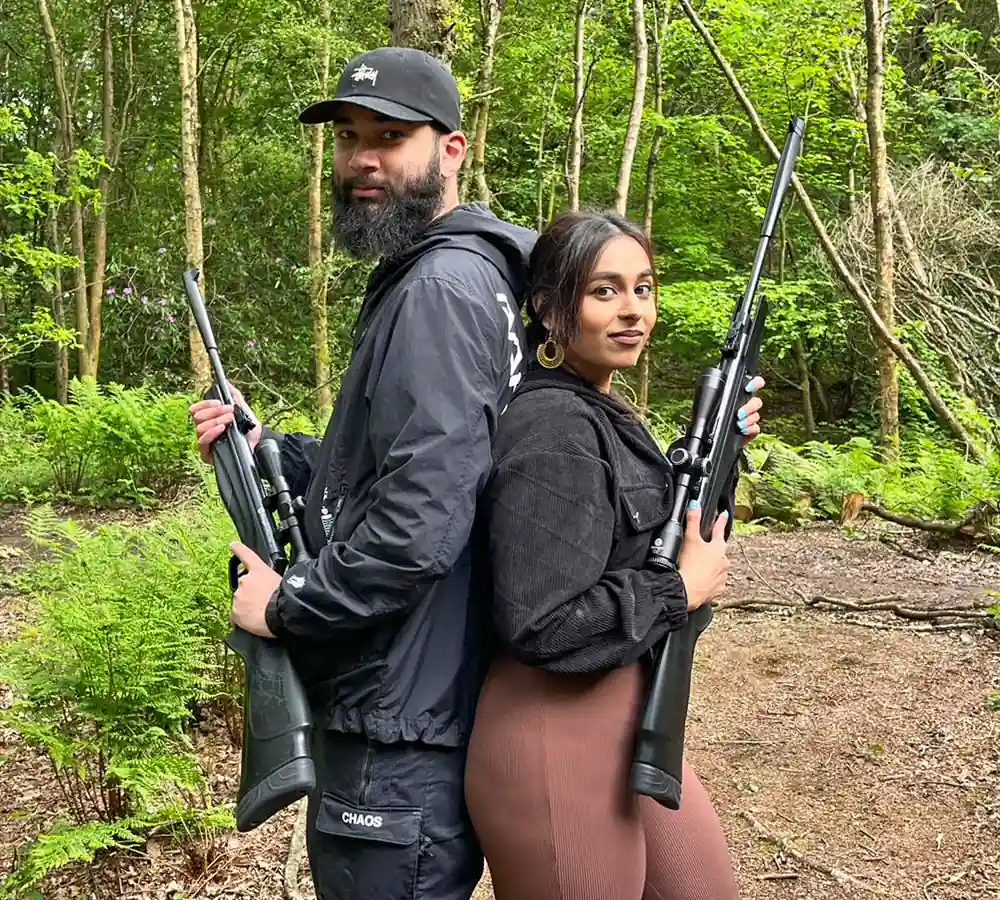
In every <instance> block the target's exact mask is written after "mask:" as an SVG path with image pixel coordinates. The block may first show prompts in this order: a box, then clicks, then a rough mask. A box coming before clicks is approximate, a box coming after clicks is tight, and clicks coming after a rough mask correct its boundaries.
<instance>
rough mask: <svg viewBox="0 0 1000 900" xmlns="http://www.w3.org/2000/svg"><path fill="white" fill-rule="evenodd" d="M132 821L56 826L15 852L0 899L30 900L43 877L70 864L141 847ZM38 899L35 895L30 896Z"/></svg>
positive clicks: (137, 829) (134, 823)
mask: <svg viewBox="0 0 1000 900" xmlns="http://www.w3.org/2000/svg"><path fill="white" fill-rule="evenodd" d="M140 830H141V823H139V822H136V821H135V820H133V819H121V820H119V821H116V822H88V823H86V824H84V825H75V826H74V825H72V824H71V823H68V822H57V823H56V824H55V825H53V826H52V828H50V829H49V830H48V831H46V832H44V833H43V834H40V835H39V836H38V837H37V838H36V839H35V840H33V841H31V842H30V843H29V844H28V845H27V846H26V847H22V848H21V849H20V851H19V857H20V860H19V863H18V865H17V867H16V868H15V870H14V871H13V872H12V873H11V874H10V875H9V876H8V877H7V878H6V879H4V881H3V882H2V883H0V898H7V897H10V898H14V897H25V896H29V897H30V896H32V895H29V894H28V892H29V891H30V890H31V888H33V887H35V885H37V884H38V883H39V882H40V881H41V880H42V879H43V878H45V876H46V875H49V874H50V873H52V872H55V871H56V870H57V869H61V868H63V867H64V866H68V865H71V864H73V863H90V862H93V860H94V855H95V854H96V853H98V852H99V851H101V850H108V849H112V848H117V847H127V846H129V845H134V844H138V843H141V840H142V838H141V837H140V836H139V835H138V834H137V833H136V832H137V831H140ZM33 896H35V897H40V896H41V895H39V894H34V895H33Z"/></svg>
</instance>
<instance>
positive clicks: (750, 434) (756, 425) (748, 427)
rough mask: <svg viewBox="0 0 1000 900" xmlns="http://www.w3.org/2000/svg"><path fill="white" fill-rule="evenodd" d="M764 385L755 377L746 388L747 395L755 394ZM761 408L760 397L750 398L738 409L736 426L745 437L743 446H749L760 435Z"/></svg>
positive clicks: (761, 380)
mask: <svg viewBox="0 0 1000 900" xmlns="http://www.w3.org/2000/svg"><path fill="white" fill-rule="evenodd" d="M764 384H765V382H764V379H763V378H761V377H760V375H757V376H755V377H754V378H753V379H751V381H750V383H749V384H748V385H747V387H746V390H747V393H748V394H755V393H756V392H757V391H759V390H760V389H761V388H762V387H764ZM763 406H764V401H763V400H761V399H760V397H752V398H751V399H750V400H749V401H748V402H747V403H746V405H744V406H741V407H740V411H739V412H738V413H737V414H736V424H737V425H739V428H740V431H742V432H743V434H745V435H746V436H747V438H746V440H745V441H744V442H743V446H746V445H747V444H749V443H750V441H752V440H753V439H754V438H755V437H757V435H759V434H760V410H761V408H762V407H763Z"/></svg>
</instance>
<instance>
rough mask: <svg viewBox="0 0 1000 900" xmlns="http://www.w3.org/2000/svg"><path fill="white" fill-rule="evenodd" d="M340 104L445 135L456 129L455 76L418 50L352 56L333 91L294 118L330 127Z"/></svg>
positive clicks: (458, 123) (459, 117) (458, 120)
mask: <svg viewBox="0 0 1000 900" xmlns="http://www.w3.org/2000/svg"><path fill="white" fill-rule="evenodd" d="M342 103H353V104H354V105H355V106H363V107H364V108H365V109H370V110H372V111H373V112H376V113H381V114H382V115H384V116H389V117H390V118H393V119H397V120H398V121H400V122H435V123H437V124H438V125H440V126H441V127H442V128H444V129H445V130H446V131H458V129H459V128H461V127H462V111H461V98H460V97H459V95H458V84H457V83H456V82H455V77H454V76H453V75H452V74H451V72H449V71H448V70H447V69H446V68H445V67H444V66H443V65H442V64H441V63H440V62H439V61H438V60H436V59H435V58H434V57H433V56H431V55H430V54H429V53H425V52H424V51H423V50H413V49H411V48H409V47H380V48H379V49H377V50H370V51H368V52H367V53H361V54H359V55H358V56H355V57H354V59H352V60H351V61H350V62H349V63H348V64H347V65H346V66H345V67H344V71H343V72H342V73H341V75H340V81H339V82H337V92H336V93H335V94H334V95H333V97H332V98H331V99H329V100H320V101H318V102H316V103H313V104H311V105H310V106H307V107H306V108H305V109H304V110H302V112H301V113H299V121H300V122H304V123H305V124H306V125H319V124H321V123H323V122H330V121H332V120H333V118H334V117H335V116H336V114H337V110H338V108H339V107H340V105H341V104H342Z"/></svg>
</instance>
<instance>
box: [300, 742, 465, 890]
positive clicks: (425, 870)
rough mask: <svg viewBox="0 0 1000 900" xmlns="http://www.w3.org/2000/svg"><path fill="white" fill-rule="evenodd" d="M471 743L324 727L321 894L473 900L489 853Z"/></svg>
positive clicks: (312, 849)
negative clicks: (470, 795) (473, 806)
mask: <svg viewBox="0 0 1000 900" xmlns="http://www.w3.org/2000/svg"><path fill="white" fill-rule="evenodd" d="M465 756H466V749H465V748H464V747H463V748H459V749H450V748H445V747H431V746H428V745H426V744H406V743H399V744H381V743H379V742H378V741H370V740H368V739H367V738H365V737H363V736H361V735H348V734H340V733H336V732H330V731H326V732H317V733H315V734H314V737H313V758H314V760H315V763H316V791H315V792H314V793H313V795H312V796H311V797H310V798H309V825H308V831H307V842H308V849H309V866H310V869H311V870H312V878H313V883H314V884H315V886H316V896H317V898H318V900H468V898H469V897H470V896H471V895H472V892H473V890H474V889H475V887H476V884H477V883H478V881H479V878H480V876H481V875H482V872H483V856H482V852H481V850H480V849H479V842H478V841H477V839H476V836H475V833H474V832H473V830H472V825H471V823H470V822H469V817H468V814H467V812H466V809H465V791H464V771H465Z"/></svg>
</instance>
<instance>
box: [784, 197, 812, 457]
mask: <svg viewBox="0 0 1000 900" xmlns="http://www.w3.org/2000/svg"><path fill="white" fill-rule="evenodd" d="M789 208H790V207H789ZM787 216H788V210H787V209H786V210H785V214H784V215H783V216H782V217H781V224H780V225H779V229H780V232H779V234H780V240H781V245H780V246H779V247H778V284H784V283H785V248H786V247H787V246H788V235H787V230H786V222H787V221H788V219H787ZM792 349H793V351H794V353H795V362H796V364H797V365H798V367H799V389H800V390H801V391H802V414H803V415H804V416H805V420H806V434H807V435H808V436H809V437H810V438H811V437H813V435H815V434H816V416H815V414H814V413H813V405H812V390H811V385H810V384H809V360H808V357H807V356H806V345H805V342H804V341H803V340H802V338H801V337H800V336H799V335H796V336H795V343H794V344H793V345H792Z"/></svg>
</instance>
